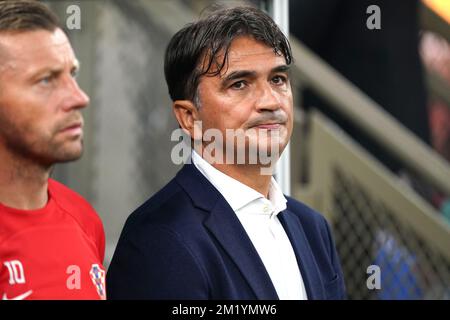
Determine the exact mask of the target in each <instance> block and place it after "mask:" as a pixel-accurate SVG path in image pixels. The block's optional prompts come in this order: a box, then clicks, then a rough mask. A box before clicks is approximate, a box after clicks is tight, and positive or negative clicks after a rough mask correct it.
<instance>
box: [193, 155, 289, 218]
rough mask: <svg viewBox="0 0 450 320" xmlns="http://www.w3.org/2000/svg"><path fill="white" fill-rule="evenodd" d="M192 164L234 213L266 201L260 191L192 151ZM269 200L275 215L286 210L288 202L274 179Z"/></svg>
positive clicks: (271, 183)
mask: <svg viewBox="0 0 450 320" xmlns="http://www.w3.org/2000/svg"><path fill="white" fill-rule="evenodd" d="M192 162H193V163H194V165H195V167H196V168H197V169H198V170H199V171H200V172H201V173H202V174H203V175H204V176H205V178H206V179H208V181H209V182H211V184H212V185H213V186H214V187H215V188H216V189H217V190H218V191H219V192H220V194H222V196H223V197H224V198H225V200H226V201H227V202H228V204H229V205H230V206H231V208H232V209H233V211H234V212H236V211H238V210H240V209H242V208H243V207H245V206H247V205H249V204H250V203H251V202H253V201H255V200H259V199H265V197H264V195H262V194H261V193H259V192H258V191H256V190H254V189H252V188H250V187H249V186H247V185H245V184H243V183H242V182H240V181H238V180H236V179H234V178H232V177H230V176H228V175H226V174H224V173H223V172H221V171H219V170H217V169H216V168H214V167H213V166H212V165H211V164H209V163H208V162H207V161H206V160H204V159H203V158H202V157H200V155H199V154H198V153H197V152H195V151H192ZM268 200H269V201H270V202H271V204H272V206H273V209H274V212H273V213H274V214H275V215H276V214H278V213H279V212H281V211H283V210H285V209H286V202H287V200H286V198H285V197H284V195H283V192H282V191H281V188H280V186H279V185H278V183H277V182H276V180H275V179H274V178H273V177H272V179H271V181H270V186H269V199H268Z"/></svg>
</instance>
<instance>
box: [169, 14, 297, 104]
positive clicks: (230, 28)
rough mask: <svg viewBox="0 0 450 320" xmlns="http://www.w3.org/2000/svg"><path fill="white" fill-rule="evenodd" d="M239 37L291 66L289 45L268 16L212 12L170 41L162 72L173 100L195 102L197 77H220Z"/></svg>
mask: <svg viewBox="0 0 450 320" xmlns="http://www.w3.org/2000/svg"><path fill="white" fill-rule="evenodd" d="M240 36H250V37H252V38H254V39H255V40H257V41H261V42H263V43H265V44H266V45H267V46H268V47H271V48H273V50H274V52H275V53H276V54H279V55H280V56H281V55H282V56H284V58H285V59H286V63H287V64H290V63H291V61H292V53H291V48H290V45H289V41H288V40H287V38H286V37H285V35H284V34H283V32H282V31H281V30H280V29H279V28H278V26H277V25H276V24H275V22H274V21H273V20H272V18H270V16H269V15H267V14H266V13H264V12H263V11H261V10H259V9H256V8H252V7H234V8H225V9H223V8H222V9H220V10H215V11H213V12H211V13H209V14H208V15H207V16H206V17H204V18H201V19H200V20H198V21H197V22H194V23H190V24H188V25H187V26H185V27H184V28H183V29H181V30H180V31H178V32H177V33H176V34H175V35H174V36H173V37H172V39H171V40H170V43H169V45H168V47H167V49H166V54H165V61H164V72H165V77H166V82H167V85H168V87H169V94H170V97H171V98H172V100H173V101H175V100H191V101H194V100H196V95H197V87H198V84H199V79H200V77H201V76H203V75H208V76H215V75H218V74H220V72H221V71H222V69H223V68H224V67H225V66H226V64H227V58H228V51H229V48H230V45H231V43H232V41H233V40H234V39H235V38H237V37H240ZM222 53H223V58H221V59H219V56H220V55H221V54H222ZM219 60H220V61H219Z"/></svg>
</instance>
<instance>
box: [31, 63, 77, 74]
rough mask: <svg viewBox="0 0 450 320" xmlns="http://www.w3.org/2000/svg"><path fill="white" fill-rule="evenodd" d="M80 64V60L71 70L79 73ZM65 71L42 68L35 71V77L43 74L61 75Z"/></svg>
mask: <svg viewBox="0 0 450 320" xmlns="http://www.w3.org/2000/svg"><path fill="white" fill-rule="evenodd" d="M80 65H81V64H80V62H79V61H78V60H74V62H73V66H72V67H71V68H70V70H71V71H79V70H80ZM63 71H64V67H49V66H46V67H42V68H40V69H38V70H35V71H33V75H34V76H33V77H37V76H41V75H42V74H43V73H47V72H48V73H51V74H54V75H57V74H61V73H63Z"/></svg>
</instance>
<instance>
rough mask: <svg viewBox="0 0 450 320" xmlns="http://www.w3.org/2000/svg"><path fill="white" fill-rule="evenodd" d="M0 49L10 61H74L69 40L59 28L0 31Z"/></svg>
mask: <svg viewBox="0 0 450 320" xmlns="http://www.w3.org/2000/svg"><path fill="white" fill-rule="evenodd" d="M0 48H1V49H0V50H2V51H3V53H4V54H5V55H7V56H9V58H10V59H7V60H9V62H10V63H16V64H17V63H20V62H25V63H27V62H30V61H33V62H40V61H42V62H43V61H44V60H64V61H65V62H70V63H75V60H76V58H75V55H74V53H73V50H72V47H71V45H70V42H69V40H68V39H67V37H66V35H65V34H64V32H63V31H62V30H60V29H56V30H55V31H53V32H51V31H47V30H36V31H26V32H19V33H18V32H16V33H6V34H5V33H0Z"/></svg>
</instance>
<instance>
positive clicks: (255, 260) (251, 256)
mask: <svg viewBox="0 0 450 320" xmlns="http://www.w3.org/2000/svg"><path fill="white" fill-rule="evenodd" d="M177 181H178V183H179V184H180V185H181V186H182V187H183V189H184V190H185V191H186V192H187V193H188V194H189V196H190V197H191V199H192V200H193V202H194V204H195V205H196V206H197V207H199V208H202V209H204V210H206V211H207V212H209V213H208V216H207V218H206V219H205V221H204V225H205V227H206V228H207V229H208V230H209V231H210V232H211V233H212V234H213V235H214V237H215V238H216V239H217V241H218V242H219V243H220V244H221V245H222V247H223V248H224V249H225V251H226V252H227V253H228V254H229V255H230V257H231V259H232V260H233V261H234V263H235V264H236V266H237V267H238V268H239V270H240V271H241V273H242V275H243V276H244V278H245V279H246V280H247V282H248V284H249V286H250V287H251V288H252V290H253V291H254V293H255V296H256V298H257V299H272V300H273V299H278V296H277V293H276V290H275V288H274V286H273V284H272V281H271V280H270V277H269V275H268V273H267V271H266V269H265V267H264V265H263V263H262V261H261V258H260V257H259V255H258V253H257V252H256V249H255V248H254V246H253V244H252V243H251V240H250V239H249V237H248V235H247V233H246V232H245V230H244V228H243V227H242V225H241V223H240V221H239V219H238V218H237V217H236V214H235V213H234V211H233V209H232V208H231V207H230V206H229V205H228V203H227V202H226V200H225V199H224V198H223V197H222V195H221V194H220V193H219V192H218V191H217V189H216V188H214V186H213V185H212V184H211V183H210V182H209V181H208V180H207V179H206V178H205V177H204V176H203V175H202V174H201V173H200V172H199V171H198V170H197V168H195V166H194V165H185V166H184V167H183V169H182V170H181V171H180V172H179V174H178V175H177Z"/></svg>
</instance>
